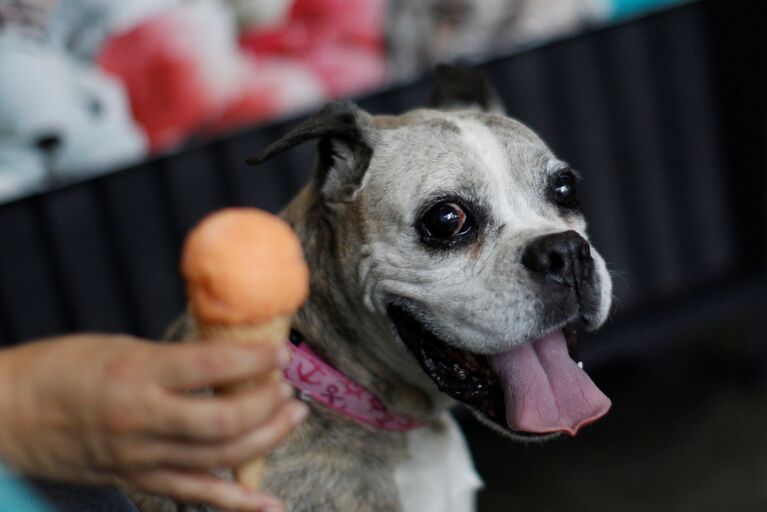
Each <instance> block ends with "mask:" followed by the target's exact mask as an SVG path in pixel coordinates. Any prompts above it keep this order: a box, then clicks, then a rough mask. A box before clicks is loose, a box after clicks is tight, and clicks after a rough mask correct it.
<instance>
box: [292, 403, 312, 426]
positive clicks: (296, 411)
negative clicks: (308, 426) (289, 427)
mask: <svg viewBox="0 0 767 512" xmlns="http://www.w3.org/2000/svg"><path fill="white" fill-rule="evenodd" d="M308 415H309V407H307V405H306V404H304V403H302V402H296V404H295V405H294V406H293V410H291V411H290V421H291V423H293V425H298V424H300V423H301V422H302V421H304V420H305V419H306V417H307V416H308Z"/></svg>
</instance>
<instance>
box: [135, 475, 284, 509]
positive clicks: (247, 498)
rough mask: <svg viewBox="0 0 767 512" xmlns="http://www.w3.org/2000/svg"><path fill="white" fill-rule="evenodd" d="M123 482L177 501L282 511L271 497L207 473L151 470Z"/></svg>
mask: <svg viewBox="0 0 767 512" xmlns="http://www.w3.org/2000/svg"><path fill="white" fill-rule="evenodd" d="M123 480H124V481H125V482H126V483H128V484H129V485H131V486H135V487H136V488H138V489H140V490H142V491H145V492H148V493H152V494H160V495H165V496H170V497H172V498H175V499H177V500H180V501H185V502H192V503H202V504H205V505H210V506H213V507H217V508H223V509H228V510H235V511H241V512H284V510H285V507H284V506H283V504H282V502H280V501H279V500H278V499H277V498H275V497H274V496H271V495H269V494H266V493H263V492H259V491H251V490H249V489H247V488H246V487H244V486H242V485H240V484H238V483H236V482H231V481H228V480H223V479H221V478H218V477H216V476H214V475H212V474H210V473H207V472H196V471H186V470H182V469H170V468H168V469H155V470H149V471H144V472H141V473H135V474H131V475H127V476H125V477H124V478H123Z"/></svg>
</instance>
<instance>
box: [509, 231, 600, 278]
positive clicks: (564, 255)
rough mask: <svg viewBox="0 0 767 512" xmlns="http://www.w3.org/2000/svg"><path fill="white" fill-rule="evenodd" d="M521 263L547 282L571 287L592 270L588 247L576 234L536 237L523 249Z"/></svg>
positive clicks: (587, 275)
mask: <svg viewBox="0 0 767 512" xmlns="http://www.w3.org/2000/svg"><path fill="white" fill-rule="evenodd" d="M522 264H523V265H524V266H525V267H527V268H528V269H529V270H530V271H531V272H534V273H536V274H540V275H542V276H543V277H545V278H546V279H548V280H550V281H553V282H555V283H558V284H562V285H566V286H573V287H577V286H578V285H579V284H580V282H581V281H582V280H583V279H585V278H588V277H590V276H591V274H592V272H593V269H594V260H593V259H592V258H591V246H590V245H589V243H588V242H587V241H586V240H584V239H583V237H582V236H581V235H579V234H578V233H576V232H575V231H564V232H562V233H554V234H551V235H544V236H541V237H538V238H536V239H535V240H533V241H532V242H530V243H529V244H528V245H527V247H525V250H524V252H523V253H522Z"/></svg>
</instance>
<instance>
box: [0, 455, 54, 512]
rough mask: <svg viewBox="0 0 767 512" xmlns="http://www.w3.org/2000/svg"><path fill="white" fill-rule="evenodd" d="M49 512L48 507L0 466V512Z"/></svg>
mask: <svg viewBox="0 0 767 512" xmlns="http://www.w3.org/2000/svg"><path fill="white" fill-rule="evenodd" d="M50 511H51V509H50V507H48V506H46V505H45V504H44V503H43V502H42V501H40V499H39V498H37V497H36V496H35V495H34V494H33V493H32V491H30V490H29V489H28V488H27V486H26V485H24V483H22V482H21V481H20V480H19V479H18V478H16V477H14V476H13V475H12V474H11V473H9V472H8V471H7V470H6V469H5V468H4V467H3V465H2V464H0V512H50Z"/></svg>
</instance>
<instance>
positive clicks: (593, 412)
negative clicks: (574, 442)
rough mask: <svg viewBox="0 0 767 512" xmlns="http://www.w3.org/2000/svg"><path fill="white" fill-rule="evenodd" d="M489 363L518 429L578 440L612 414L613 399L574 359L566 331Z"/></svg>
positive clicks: (509, 420) (492, 358)
mask: <svg viewBox="0 0 767 512" xmlns="http://www.w3.org/2000/svg"><path fill="white" fill-rule="evenodd" d="M489 362H490V367H491V368H492V369H493V371H494V372H495V373H496V375H498V377H499V378H500V379H501V386H502V387H503V394H504V396H505V399H506V422H507V423H508V424H509V428H511V429H512V430H516V431H518V432H527V433H531V434H546V433H552V432H566V433H567V434H570V435H571V436H572V435H575V433H576V432H578V429H580V428H581V427H583V426H585V425H588V424H589V423H593V422H594V421H596V420H598V419H599V418H601V417H602V416H604V415H605V413H607V411H608V409H610V399H609V398H607V397H606V396H605V395H604V393H602V392H601V391H600V390H599V388H597V387H596V385H595V384H594V382H593V381H592V380H591V379H590V378H589V376H588V375H586V372H584V371H583V370H582V369H581V368H580V367H578V365H577V364H576V363H575V361H573V360H572V358H571V357H570V354H568V352H567V342H566V341H565V336H564V334H563V333H562V331H556V332H553V333H551V334H549V335H547V336H545V337H543V338H539V339H537V340H535V341H533V342H532V343H525V344H524V345H522V346H520V347H516V348H514V349H512V350H509V351H508V352H503V353H501V354H496V355H494V356H490V357H489Z"/></svg>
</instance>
